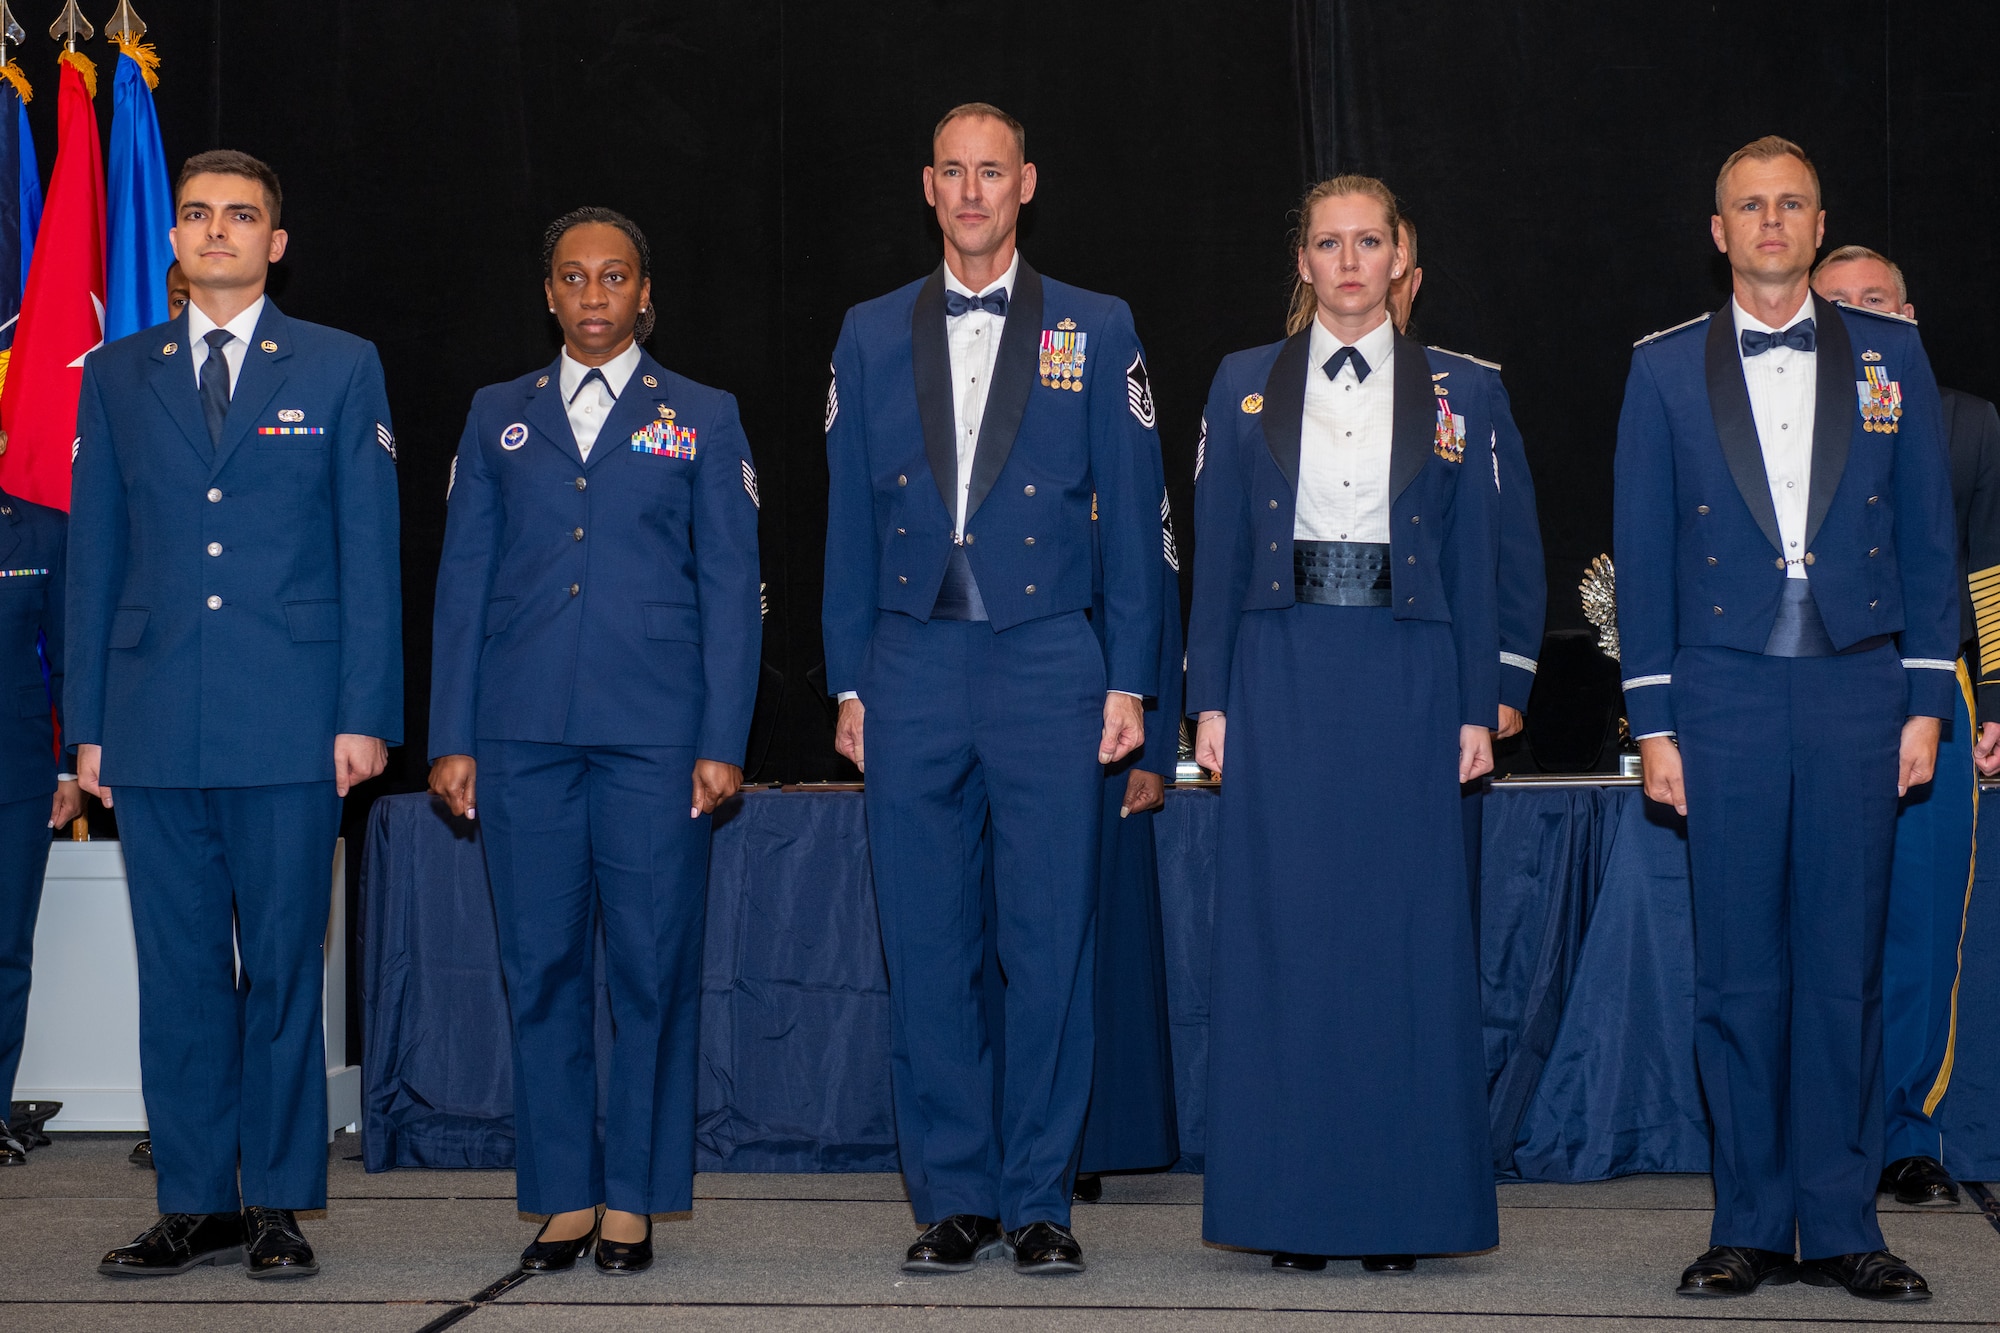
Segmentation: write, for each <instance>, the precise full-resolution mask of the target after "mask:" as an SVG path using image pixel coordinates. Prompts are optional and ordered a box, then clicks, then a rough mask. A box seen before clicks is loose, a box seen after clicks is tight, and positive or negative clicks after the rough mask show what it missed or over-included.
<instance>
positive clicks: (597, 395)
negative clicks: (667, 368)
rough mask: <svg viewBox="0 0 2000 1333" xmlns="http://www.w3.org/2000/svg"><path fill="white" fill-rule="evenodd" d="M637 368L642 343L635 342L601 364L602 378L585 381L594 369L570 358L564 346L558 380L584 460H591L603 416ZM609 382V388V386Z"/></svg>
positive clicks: (579, 450) (602, 425) (577, 445)
mask: <svg viewBox="0 0 2000 1333" xmlns="http://www.w3.org/2000/svg"><path fill="white" fill-rule="evenodd" d="M638 368H639V344H638V343H637V342H634V343H633V344H632V345H631V346H630V347H627V348H626V349H625V350H624V351H622V352H620V353H619V354H618V355H617V356H614V357H612V358H611V359H610V360H609V361H606V362H605V363H604V364H603V365H602V366H599V367H598V369H600V370H602V371H603V372H604V378H603V379H601V380H592V381H591V382H590V383H588V384H585V383H584V382H583V379H584V376H586V375H588V374H590V371H591V368H590V367H589V366H586V365H584V364H583V363H582V362H581V361H576V360H573V359H571V357H570V354H569V348H567V347H565V348H563V351H562V366H561V369H560V370H559V371H558V372H557V382H558V383H559V384H560V385H561V386H562V396H563V404H564V411H566V412H567V413H568V414H569V428H570V430H571V431H572V432H573V433H574V434H575V435H576V448H577V452H578V453H580V454H582V455H583V461H584V462H586V463H588V462H589V461H590V446H592V445H593V444H596V443H597V432H599V431H600V430H603V429H604V419H605V418H606V417H608V416H610V415H611V408H612V406H613V404H615V403H616V402H617V401H618V396H619V395H620V394H622V393H624V392H625V386H626V384H628V383H629V382H630V381H631V379H632V372H633V371H635V370H637V369H638ZM606 384H609V385H610V387H609V388H606V387H605V385H606ZM579 386H581V387H579Z"/></svg>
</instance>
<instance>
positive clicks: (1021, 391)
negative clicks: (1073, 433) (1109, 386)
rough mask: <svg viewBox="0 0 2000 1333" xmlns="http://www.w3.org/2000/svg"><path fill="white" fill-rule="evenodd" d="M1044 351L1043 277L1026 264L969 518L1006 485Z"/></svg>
mask: <svg viewBox="0 0 2000 1333" xmlns="http://www.w3.org/2000/svg"><path fill="white" fill-rule="evenodd" d="M939 299H940V300H942V299H943V298H942V297H940V298H939ZM1041 350H1042V275H1041V274H1039V273H1037V272H1035V270H1034V269H1032V268H1030V267H1029V266H1028V261H1027V260H1025V259H1023V260H1022V261H1021V267H1020V268H1019V269H1017V270H1015V273H1014V290H1013V291H1011V292H1009V293H1007V324H1006V327H1005V328H1003V329H1001V331H1000V351H999V353H998V354H997V355H996V356H995V357H994V358H993V382H992V383H991V384H989V385H988V386H987V393H986V415H985V416H984V417H982V418H981V419H980V422H979V447H978V448H977V449H975V450H974V451H973V454H972V488H971V490H970V491H968V492H967V493H966V497H965V515H966V517H967V518H970V517H972V515H974V514H976V513H978V512H979V506H980V503H981V502H982V501H983V500H985V499H986V493H987V492H988V491H990V490H992V489H993V483H994V482H996V481H998V480H1000V469H1001V468H1004V467H1006V466H1007V455H1008V454H1010V453H1012V452H1013V451H1014V437H1015V436H1016V435H1019V434H1020V433H1021V417H1022V416H1023V415H1024V414H1025V413H1026V412H1027V410H1028V395H1029V394H1031V393H1033V392H1034V391H1035V386H1036V385H1037V384H1039V383H1041V375H1040V374H1039V373H1038V372H1039V370H1040V363H1041ZM1100 373H1102V372H1100ZM954 512H956V511H954Z"/></svg>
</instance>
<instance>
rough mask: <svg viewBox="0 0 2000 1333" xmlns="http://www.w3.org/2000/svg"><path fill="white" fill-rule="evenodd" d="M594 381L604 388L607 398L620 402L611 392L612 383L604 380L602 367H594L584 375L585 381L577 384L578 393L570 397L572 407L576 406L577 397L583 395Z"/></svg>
mask: <svg viewBox="0 0 2000 1333" xmlns="http://www.w3.org/2000/svg"><path fill="white" fill-rule="evenodd" d="M592 380H596V381H597V382H598V383H599V384H602V385H603V386H604V396H605V397H606V398H609V399H610V400H611V401H612V402H614V403H615V402H617V401H618V395H617V394H615V393H613V392H611V381H610V380H608V379H605V378H604V371H603V370H602V369H601V368H600V367H597V366H592V367H591V368H590V369H589V370H588V371H587V372H586V373H585V374H584V377H583V379H582V380H581V381H580V382H579V383H578V384H577V386H576V393H573V394H571V395H570V396H569V401H570V403H571V405H572V406H574V405H575V403H576V400H577V396H578V395H579V394H581V393H582V392H583V391H584V390H585V389H588V388H589V387H590V382H591V381H592Z"/></svg>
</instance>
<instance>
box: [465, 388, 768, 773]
mask: <svg viewBox="0 0 2000 1333" xmlns="http://www.w3.org/2000/svg"><path fill="white" fill-rule="evenodd" d="M559 364H560V363H559V362H558V363H557V364H556V365H550V366H549V367H547V368H546V369H544V370H540V371H534V372H531V373H529V374H527V375H523V376H522V377H521V378H519V379H517V380H513V381H511V382H509V383H506V384H494V385H490V386H488V387H487V388H484V389H481V390H480V391H479V392H478V393H477V394H475V395H474V396H473V399H472V412H471V414H470V415H469V416H468V417H467V418H466V422H465V434H464V436H463V437H462V438H461V439H460V440H459V444H458V456H457V458H456V459H454V460H453V463H452V481H451V487H450V490H449V492H448V497H447V498H448V502H449V505H450V511H451V512H450V515H449V518H448V519H447V521H446V524H445V538H444V558H443V560H442V562H441V563H440V564H439V566H438V585H437V612H436V616H435V619H434V622H433V631H432V647H431V735H430V753H431V757H432V758H433V759H435V758H439V757H441V756H443V755H448V754H473V753H475V747H474V742H475V741H476V740H507V741H542V742H546V743H559V744H564V745H659V746H691V747H693V748H694V750H695V754H696V757H697V758H701V759H713V760H717V761H719V762H721V763H727V764H736V765H739V766H740V765H741V764H742V763H743V749H744V745H745V742H746V740H747V739H748V736H749V733H750V707H751V704H752V702H753V701H754V700H755V698H756V691H757V675H758V672H757V662H758V654H759V652H760V650H761V647H762V642H763V627H762V625H761V623H760V619H759V609H758V608H759V597H758V581H757V572H758V571H757V506H758V497H757V473H756V471H755V469H754V467H753V465H752V463H751V460H750V445H749V442H748V441H747V440H745V439H744V436H743V425H742V422H741V421H740V420H739V419H738V417H737V412H736V399H735V398H734V397H732V396H731V395H729V394H726V393H723V392H722V391H721V390H719V389H711V388H708V387H706V386H704V385H700V384H696V383H695V382H694V381H693V380H690V379H685V378H683V377H681V376H679V375H676V374H674V373H673V372H671V371H669V370H667V369H665V368H664V367H662V366H661V365H660V363H659V362H657V361H655V360H654V359H653V358H652V357H651V356H648V355H644V354H642V355H641V356H640V358H639V365H638V367H637V368H636V369H634V370H633V372H632V378H631V379H630V380H628V381H627V382H626V384H625V390H624V392H623V393H621V394H619V395H618V401H617V403H616V404H615V405H614V406H613V407H612V409H611V413H610V415H609V416H608V417H606V418H605V421H604V427H603V429H602V431H600V432H599V434H598V437H597V441H596V443H595V445H593V446H592V448H591V451H590V461H589V462H587V463H586V462H585V461H583V456H582V453H581V451H580V450H579V449H578V448H577V444H576V435H575V433H574V432H573V431H572V430H571V429H570V424H569V417H568V415H567V413H566V412H565V411H564V408H563V401H562V389H561V387H560V386H561V379H560V376H559V374H558V365H559Z"/></svg>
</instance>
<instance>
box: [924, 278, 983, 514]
mask: <svg viewBox="0 0 2000 1333" xmlns="http://www.w3.org/2000/svg"><path fill="white" fill-rule="evenodd" d="M910 370H911V372H912V373H913V374H914V375H915V376H916V381H917V417H918V419H919V420H920V421H921V422H922V423H923V428H924V456H925V457H926V458H928V459H929V460H930V464H931V479H932V480H933V481H935V482H937V488H938V498H939V499H940V500H943V501H944V512H945V513H946V514H948V515H950V516H952V518H953V519H954V520H955V519H956V518H957V516H958V501H957V500H955V499H953V498H952V497H953V495H954V493H955V492H956V491H957V490H958V432H957V430H956V428H955V427H954V426H953V424H952V423H953V421H954V419H955V418H954V415H953V410H952V396H951V346H950V344H949V343H947V342H946V341H945V335H944V265H943V264H939V265H938V266H937V271H936V272H934V273H932V274H931V276H930V277H929V279H927V280H926V281H925V283H924V285H923V286H922V287H920V288H918V289H917V304H916V306H915V307H914V308H913V309H912V310H911V311H910ZM968 512H969V511H968Z"/></svg>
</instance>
